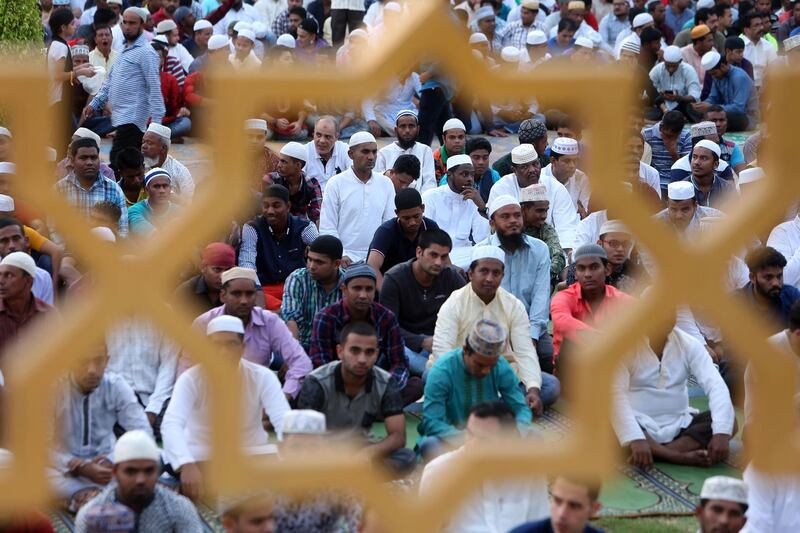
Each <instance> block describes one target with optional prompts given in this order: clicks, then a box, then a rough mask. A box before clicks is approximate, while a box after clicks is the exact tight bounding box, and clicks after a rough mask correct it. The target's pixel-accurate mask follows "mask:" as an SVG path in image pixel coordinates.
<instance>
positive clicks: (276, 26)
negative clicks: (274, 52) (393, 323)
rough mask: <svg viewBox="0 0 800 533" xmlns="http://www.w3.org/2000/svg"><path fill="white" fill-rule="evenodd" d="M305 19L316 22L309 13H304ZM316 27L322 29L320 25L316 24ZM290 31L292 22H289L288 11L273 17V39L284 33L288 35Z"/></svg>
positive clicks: (285, 10)
mask: <svg viewBox="0 0 800 533" xmlns="http://www.w3.org/2000/svg"><path fill="white" fill-rule="evenodd" d="M306 18H308V19H311V20H313V21H314V22H317V19H315V18H314V15H312V14H311V13H306ZM317 26H319V27H320V28H322V25H321V24H319V22H317ZM291 31H292V22H291V21H290V20H289V10H288V9H284V10H283V11H281V12H280V13H278V16H276V17H275V20H273V21H272V34H273V35H274V36H275V38H278V37H280V36H281V35H283V34H284V33H289V32H291Z"/></svg>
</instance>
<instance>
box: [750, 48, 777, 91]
mask: <svg viewBox="0 0 800 533" xmlns="http://www.w3.org/2000/svg"><path fill="white" fill-rule="evenodd" d="M742 39H743V40H744V58H745V59H746V60H748V61H749V62H751V63H752V64H753V76H754V77H755V82H756V87H758V88H761V85H762V84H763V83H764V73H765V71H766V70H767V67H768V66H769V65H770V63H773V62H775V61H777V60H778V52H777V51H776V50H775V47H774V46H772V43H770V42H769V41H768V40H766V39H764V38H763V37H762V38H761V39H759V40H758V42H757V43H753V41H751V40H750V39H748V38H747V37H744V36H742Z"/></svg>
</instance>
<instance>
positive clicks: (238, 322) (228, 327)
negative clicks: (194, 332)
mask: <svg viewBox="0 0 800 533" xmlns="http://www.w3.org/2000/svg"><path fill="white" fill-rule="evenodd" d="M223 331H224V332H227V333H238V334H239V335H244V324H243V323H242V319H240V318H238V317H235V316H231V315H220V316H218V317H217V318H212V319H211V320H210V321H209V322H208V325H207V326H206V335H207V336H208V335H213V334H214V333H219V332H223Z"/></svg>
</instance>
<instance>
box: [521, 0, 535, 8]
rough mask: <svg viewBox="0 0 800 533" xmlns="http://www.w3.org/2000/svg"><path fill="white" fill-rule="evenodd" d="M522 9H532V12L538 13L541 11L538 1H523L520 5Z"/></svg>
mask: <svg viewBox="0 0 800 533" xmlns="http://www.w3.org/2000/svg"><path fill="white" fill-rule="evenodd" d="M520 7H524V8H525V9H530V10H532V11H536V10H538V9H539V1H538V0H522V2H521V3H520Z"/></svg>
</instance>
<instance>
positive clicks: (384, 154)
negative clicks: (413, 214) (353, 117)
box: [375, 142, 437, 194]
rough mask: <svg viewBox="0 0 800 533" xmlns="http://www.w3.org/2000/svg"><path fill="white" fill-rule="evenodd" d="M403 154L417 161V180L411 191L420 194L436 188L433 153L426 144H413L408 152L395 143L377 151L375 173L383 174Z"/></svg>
mask: <svg viewBox="0 0 800 533" xmlns="http://www.w3.org/2000/svg"><path fill="white" fill-rule="evenodd" d="M404 154H409V155H413V156H416V157H417V159H419V165H420V171H419V179H418V180H415V181H414V182H413V183H412V184H411V185H410V187H411V188H412V189H417V190H418V191H419V192H420V194H421V193H424V192H425V191H429V190H431V189H433V188H434V187H436V186H437V184H436V169H435V167H434V165H433V152H432V151H431V147H430V146H428V145H427V144H422V143H414V146H412V147H411V148H409V149H408V150H403V149H402V148H400V146H399V145H398V144H397V143H396V142H393V143H391V144H387V145H386V146H384V147H383V148H381V149H380V150H378V160H377V161H376V162H375V171H376V172H381V173H383V172H385V171H386V170H387V169H390V168H392V166H393V165H394V162H395V161H397V158H398V157H400V156H401V155H404Z"/></svg>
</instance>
